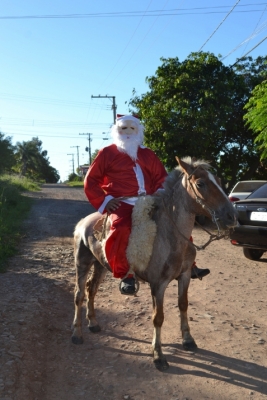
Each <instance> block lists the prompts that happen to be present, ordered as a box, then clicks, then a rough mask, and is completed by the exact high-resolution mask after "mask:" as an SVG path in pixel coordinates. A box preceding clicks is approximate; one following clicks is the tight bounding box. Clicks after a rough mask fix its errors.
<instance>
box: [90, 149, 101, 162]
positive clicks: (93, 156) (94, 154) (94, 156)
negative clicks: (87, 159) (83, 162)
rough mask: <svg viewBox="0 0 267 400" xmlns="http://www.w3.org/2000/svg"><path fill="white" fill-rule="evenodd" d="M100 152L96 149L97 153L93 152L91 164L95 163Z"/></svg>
mask: <svg viewBox="0 0 267 400" xmlns="http://www.w3.org/2000/svg"><path fill="white" fill-rule="evenodd" d="M98 152H99V150H98V149H95V151H94V152H93V154H92V156H91V164H92V162H93V161H94V159H95V158H96V156H97V154H98Z"/></svg>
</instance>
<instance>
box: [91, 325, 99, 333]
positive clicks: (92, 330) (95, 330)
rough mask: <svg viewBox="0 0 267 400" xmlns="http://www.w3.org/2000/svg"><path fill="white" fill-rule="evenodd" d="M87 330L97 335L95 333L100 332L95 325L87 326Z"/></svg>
mask: <svg viewBox="0 0 267 400" xmlns="http://www.w3.org/2000/svg"><path fill="white" fill-rule="evenodd" d="M88 328H89V331H90V332H92V333H97V332H100V331H101V328H100V326H99V325H96V326H88Z"/></svg>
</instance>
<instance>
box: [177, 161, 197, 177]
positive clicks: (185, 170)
mask: <svg viewBox="0 0 267 400" xmlns="http://www.w3.org/2000/svg"><path fill="white" fill-rule="evenodd" d="M175 158H176V161H177V162H178V165H179V166H180V168H181V169H182V171H183V173H184V174H187V175H190V174H191V173H192V170H193V169H192V166H191V165H189V164H187V163H186V162H185V161H183V160H182V159H181V158H179V157H175Z"/></svg>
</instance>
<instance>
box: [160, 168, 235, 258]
mask: <svg viewBox="0 0 267 400" xmlns="http://www.w3.org/2000/svg"><path fill="white" fill-rule="evenodd" d="M198 167H199V166H197V167H196V168H195V169H194V171H193V172H192V173H191V174H190V175H188V177H187V180H188V182H189V185H190V187H191V189H192V191H193V193H194V195H195V201H196V202H197V203H198V204H200V205H201V207H202V208H203V209H205V210H206V211H207V212H208V213H209V214H210V215H211V218H212V222H213V223H214V224H215V225H216V227H217V234H213V233H211V232H210V231H208V230H207V229H205V228H204V227H203V226H202V225H200V224H199V223H198V222H197V221H196V223H197V224H198V225H199V226H200V227H201V229H202V230H203V231H205V232H207V233H208V234H209V236H210V238H209V240H208V241H207V242H206V243H205V244H203V245H202V246H198V245H196V244H195V243H193V242H191V240H189V239H188V238H187V237H186V236H184V235H183V233H182V232H181V231H180V230H179V228H178V227H177V225H176V223H175V222H174V221H173V219H172V218H171V216H170V215H169V213H168V210H167V208H166V204H165V202H164V199H163V198H162V201H163V206H164V208H165V211H166V214H167V215H168V217H169V218H170V220H171V221H172V223H173V224H174V225H175V227H176V229H177V231H178V232H179V233H180V235H181V236H182V237H183V238H184V239H185V240H187V241H188V242H190V243H191V244H192V245H193V246H194V247H195V248H196V249H197V250H205V248H206V247H207V246H208V245H209V244H210V243H211V242H214V241H215V240H220V239H224V238H226V237H227V236H228V235H226V234H222V233H221V230H220V226H219V223H218V222H219V218H217V217H216V213H215V211H214V210H212V209H211V208H210V207H208V206H207V205H206V204H205V203H204V202H203V200H202V199H201V197H199V196H198V194H197V193H196V190H195V188H194V185H193V184H192V182H191V179H192V176H193V175H194V173H195V172H196V170H197V169H198Z"/></svg>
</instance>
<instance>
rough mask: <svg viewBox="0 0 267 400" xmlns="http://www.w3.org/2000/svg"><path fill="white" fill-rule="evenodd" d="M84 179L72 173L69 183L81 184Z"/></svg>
mask: <svg viewBox="0 0 267 400" xmlns="http://www.w3.org/2000/svg"><path fill="white" fill-rule="evenodd" d="M82 180H83V178H82V177H81V176H79V175H77V174H75V173H71V174H69V176H68V181H69V182H81V181H82Z"/></svg>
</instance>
